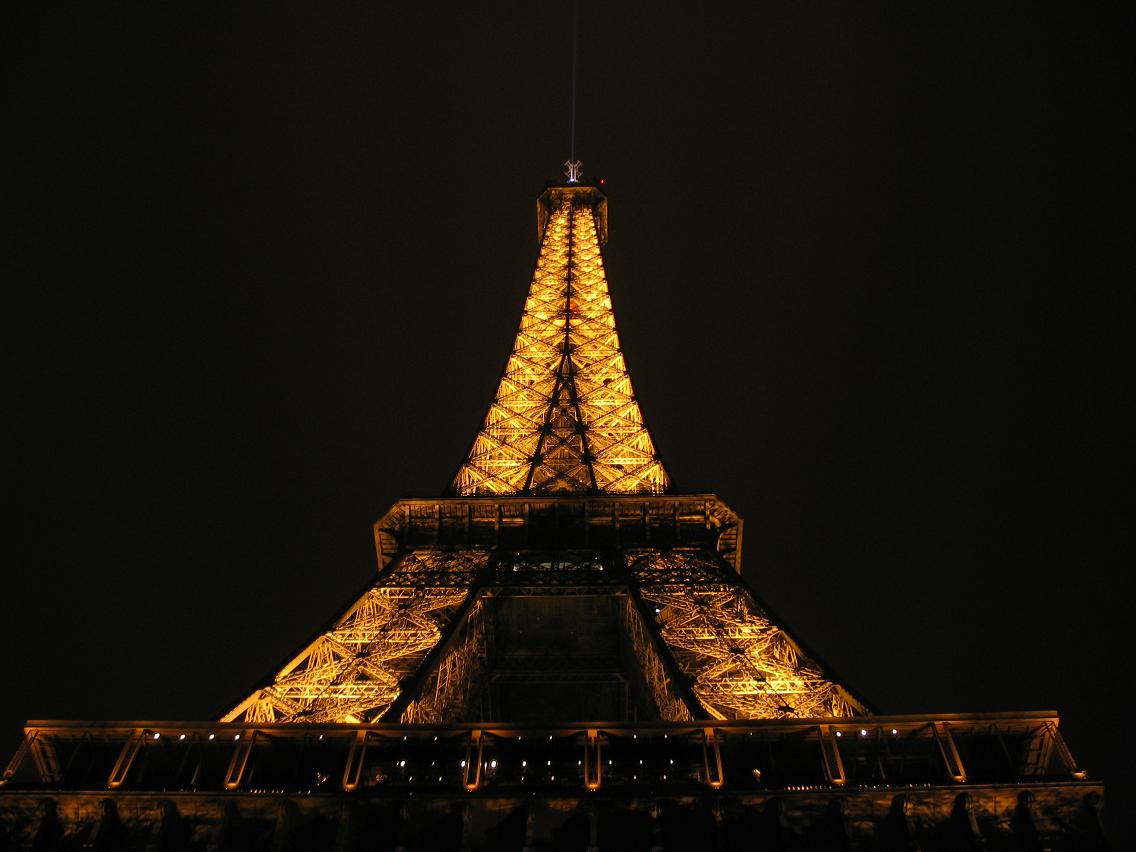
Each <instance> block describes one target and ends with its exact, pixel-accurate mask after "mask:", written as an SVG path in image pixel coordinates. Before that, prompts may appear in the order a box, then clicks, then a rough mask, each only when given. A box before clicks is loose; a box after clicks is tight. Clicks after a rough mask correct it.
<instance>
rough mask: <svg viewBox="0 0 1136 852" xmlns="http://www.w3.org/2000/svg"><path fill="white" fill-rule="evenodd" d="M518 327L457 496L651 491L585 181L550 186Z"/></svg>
mask: <svg viewBox="0 0 1136 852" xmlns="http://www.w3.org/2000/svg"><path fill="white" fill-rule="evenodd" d="M542 201H544V202H545V203H546V204H547V205H548V207H549V210H548V215H547V217H546V219H545V222H544V228H543V234H542V237H541V245H540V254H539V257H538V259H537V263H536V271H535V272H534V273H533V278H532V284H531V286H530V288H529V294H528V298H527V300H526V301H525V308H524V313H523V314H522V316H521V326H520V329H519V331H518V332H517V338H516V342H515V343H514V345H513V351H512V353H511V354H510V356H509V360H508V363H507V365H506V367H505V375H504V376H503V377H502V379H501V384H500V386H499V387H498V389H497V394H496V396H495V397H494V399H493V402H492V404H491V405H490V407H489V413H488V414H487V415H486V418H485V424H484V426H483V427H482V429H481V431H480V432H479V433H478V435H477V438H476V439H475V440H474V443H473V447H472V449H471V450H470V453H469V458H468V459H467V461H466V463H465V464H463V465H462V467H461V469H460V470H459V471H458V474H457V476H456V477H455V478H454V481H453V484H452V486H451V489H452V491H453V493H455V494H459V495H481V494H484V495H492V494H522V493H524V494H552V493H558V492H575V493H587V492H606V493H636V492H644V493H659V492H661V491H664V490H665V489H666V488H667V486H668V484H669V483H668V479H667V473H666V471H665V470H664V469H663V465H662V463H661V462H660V461H659V459H658V458H657V457H656V454H655V447H654V445H653V444H652V442H651V436H650V435H649V434H648V432H647V428H646V426H645V425H644V423H643V415H642V413H641V412H640V410H639V403H638V402H637V401H636V399H635V395H634V393H633V392H632V388H631V378H630V377H629V376H628V373H627V366H626V364H625V363H624V360H623V353H622V351H621V350H620V346H619V337H618V335H617V334H616V330H615V315H614V313H613V312H612V307H611V298H610V296H609V294H608V288H607V278H606V276H605V274H604V266H603V257H602V255H601V252H600V241H601V231H600V229H599V228H597V209H599V206H600V205H601V204H606V201H604V200H603V197H602V195H601V194H600V193H599V191H598V190H596V189H594V188H591V187H557V188H555V189H552V190H549V191H548V192H547V193H546V194H545V196H543V197H542Z"/></svg>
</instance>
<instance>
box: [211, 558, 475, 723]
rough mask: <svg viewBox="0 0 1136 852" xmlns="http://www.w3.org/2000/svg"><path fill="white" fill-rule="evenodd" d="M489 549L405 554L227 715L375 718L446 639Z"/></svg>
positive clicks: (228, 719)
mask: <svg viewBox="0 0 1136 852" xmlns="http://www.w3.org/2000/svg"><path fill="white" fill-rule="evenodd" d="M488 558H489V557H488V553H487V552H485V551H476V550H461V551H430V550H423V551H414V552H411V553H408V554H406V555H405V556H404V557H403V558H402V559H401V560H399V561H398V562H397V563H396V564H395V565H394V567H393V568H392V569H391V570H390V571H388V572H387V573H386V575H385V576H384V577H382V578H381V579H380V580H379V582H378V583H376V584H375V586H373V587H372V588H371V589H368V590H367V592H366V593H365V594H364V595H363V596H362V597H361V598H359V600H357V601H356V602H355V603H354V604H353V605H352V606H351V607H350V608H349V609H348V610H347V612H345V613H344V614H343V615H342V616H341V617H340V618H339V619H338V620H337V621H336V622H335V625H334V626H333V627H332V628H331V629H330V630H328V631H326V632H324V633H323V634H321V635H320V636H319V637H318V638H316V639H315V640H314V641H313V642H312V643H311V644H310V645H308V647H307V648H305V649H304V650H303V651H301V652H300V654H299V655H297V656H296V657H295V659H293V660H292V661H291V662H290V663H288V664H287V665H286V666H284V667H283V668H282V669H281V670H280V671H279V673H278V674H277V675H276V677H275V679H274V680H273V682H272V683H271V684H269V685H267V686H265V687H263V688H261V689H258V690H257V691H256V692H254V693H253V694H252V695H250V696H249V697H248V698H247V699H245V700H244V701H243V702H241V703H240V704H239V705H237V706H236V707H235V708H233V709H232V710H231V711H230V712H229V713H227V714H226V715H225V716H223V717H222V721H224V722H231V721H235V720H244V721H249V722H373V721H376V720H378V718H379V717H380V716H382V714H383V712H384V711H385V710H386V709H387V708H388V707H390V705H391V703H392V702H394V700H395V699H396V698H398V696H399V694H400V688H399V682H400V680H401V679H402V678H404V677H406V676H407V675H408V674H411V673H412V672H414V671H415V670H417V668H418V667H419V665H420V664H421V663H422V660H423V659H424V657H425V656H426V654H427V652H429V651H430V650H431V649H432V648H433V647H434V646H435V645H437V644H438V641H439V640H440V639H441V637H442V632H443V631H444V630H445V628H446V627H447V625H449V623H450V622H451V621H452V620H453V618H454V615H455V614H456V613H457V611H458V609H459V608H460V607H461V605H462V604H463V603H464V602H465V600H466V598H467V597H468V596H469V594H470V589H471V588H472V586H473V581H474V578H475V577H476V575H477V572H478V571H479V570H480V569H481V568H482V567H483V566H484V565H485V564H486V562H487V560H488Z"/></svg>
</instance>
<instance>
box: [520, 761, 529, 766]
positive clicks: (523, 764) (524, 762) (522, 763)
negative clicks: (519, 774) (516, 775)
mask: <svg viewBox="0 0 1136 852" xmlns="http://www.w3.org/2000/svg"><path fill="white" fill-rule="evenodd" d="M528 765H529V762H528V761H527V760H522V761H521V766H528Z"/></svg>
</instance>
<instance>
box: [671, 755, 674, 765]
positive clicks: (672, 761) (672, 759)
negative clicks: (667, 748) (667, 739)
mask: <svg viewBox="0 0 1136 852" xmlns="http://www.w3.org/2000/svg"><path fill="white" fill-rule="evenodd" d="M674 763H675V761H674V758H673V757H672V758H671V766H674Z"/></svg>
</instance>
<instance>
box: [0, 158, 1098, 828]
mask: <svg viewBox="0 0 1136 852" xmlns="http://www.w3.org/2000/svg"><path fill="white" fill-rule="evenodd" d="M572 166H576V164H572ZM607 209H608V203H607V198H606V196H605V194H604V192H603V191H602V189H601V188H600V187H599V186H598V185H593V184H588V183H585V182H581V181H580V179H579V174H578V171H576V168H573V169H571V170H570V172H569V179H568V180H567V181H566V182H562V183H556V184H552V185H549V186H547V187H546V189H545V190H544V191H543V192H542V193H541V194H540V196H539V197H538V199H537V205H536V210H537V230H538V235H539V240H540V249H539V254H538V257H537V261H536V265H535V269H534V271H533V274H532V279H531V281H530V283H529V289H528V296H527V299H526V301H525V305H524V309H523V312H522V315H521V320H520V326H519V328H518V330H517V334H516V338H515V340H514V342H513V346H512V349H511V350H510V352H509V356H508V359H507V361H506V364H505V369H504V373H503V375H502V377H501V380H500V382H499V384H498V386H497V390H496V392H495V394H494V395H493V398H492V401H491V402H490V405H489V410H488V412H487V413H486V415H485V419H484V421H483V424H482V426H481V428H480V430H479V431H478V432H477V434H476V436H475V437H474V439H473V442H472V445H471V446H470V449H469V451H468V453H467V454H466V457H465V458H464V460H463V461H462V463H461V464H460V465H459V466H458V469H457V471H456V473H455V475H454V477H453V480H452V481H451V483H450V484H449V486H448V488H447V490H446V492H445V496H442V497H439V498H434V499H405V500H400V501H399V502H398V503H396V504H395V505H394V506H393V507H391V509H390V510H389V511H387V512H386V514H384V515H383V516H382V517H381V518H380V519H379V520H378V521H377V522H376V523H375V525H374V535H375V545H376V550H377V556H378V576H377V577H376V580H375V582H374V584H373V585H372V586H371V587H370V588H369V589H367V591H366V592H365V593H364V594H363V595H362V596H361V597H360V598H359V599H358V600H355V601H354V602H352V603H351V604H350V605H349V606H348V607H347V608H346V609H345V610H344V611H343V612H342V613H341V614H339V615H338V616H337V617H336V618H335V619H334V620H333V621H332V622H331V623H330V624H329V625H328V627H327V628H326V629H325V630H323V631H321V632H320V633H319V635H317V636H316V637H315V638H314V639H312V640H311V641H310V642H309V643H308V644H307V645H305V646H304V647H303V648H301V649H300V650H299V651H298V653H297V654H295V656H293V657H292V658H291V659H289V660H288V661H287V662H286V663H285V664H284V665H282V666H281V667H280V668H279V669H278V670H277V671H276V672H274V673H273V674H272V675H271V676H270V677H267V678H266V679H265V681H264V682H263V683H260V684H257V685H256V686H255V689H253V691H252V692H251V693H250V694H249V695H248V696H247V697H245V698H244V699H243V700H241V701H239V702H238V703H236V704H235V705H234V706H232V707H230V708H228V709H227V710H226V711H225V712H224V713H223V714H221V716H220V719H219V720H218V721H208V722H152V721H145V722H121V723H94V722H35V721H32V722H29V723H28V725H27V727H26V728H25V740H24V743H23V745H22V746H21V747H20V749H19V750H18V751H17V753H16V755H15V756H14V757H13V759H12V761H11V763H10V764H9V766H8V769H7V770H6V772H5V775H4V779H3V783H4V786H3V787H2V788H0V817H2V819H0V839H7V840H8V841H9V842H11V843H12V844H13V845H16V846H19V845H20V844H25V845H31V844H38V846H37V848H65V845H66V843H73V844H74V843H83V842H86V843H89V844H92V845H97V844H98V843H99V842H101V843H102V844H103V847H102V848H130V847H131V844H133V845H134V846H137V847H139V848H141V847H142V846H146V847H147V848H160V849H190V848H201V849H242V848H272V849H329V848H334V849H341V850H347V849H364V848H366V849H391V850H396V849H402V850H411V849H453V850H458V849H469V850H473V849H517V850H521V849H524V850H537V849H580V850H583V849H590V850H596V849H632V848H641V849H653V850H663V849H668V850H669V849H723V850H725V849H743V848H744V849H750V848H769V849H784V848H818V849H850V848H852V844H859V845H861V846H864V847H865V848H868V847H870V848H881V849H897V850H898V849H911V848H915V846H916V844H924V845H927V846H928V847H929V848H930V847H932V846H933V847H935V848H950V849H975V848H980V846H981V844H983V843H985V842H991V843H1001V842H1022V843H1026V844H1027V847H1026V848H1029V847H1028V844H1030V843H1036V844H1039V845H1038V848H1041V845H1040V844H1047V845H1048V846H1049V848H1087V847H1090V846H1092V845H1093V844H1097V845H1098V846H1099V845H1100V844H1102V843H1103V839H1102V837H1101V833H1100V826H1099V805H1100V796H1101V794H1102V789H1101V786H1100V784H1099V783H1097V782H1095V781H1091V780H1089V779H1087V778H1085V776H1084V773H1083V772H1081V771H1079V770H1078V768H1077V765H1076V763H1075V762H1074V760H1073V758H1072V756H1071V755H1070V753H1069V751H1068V749H1067V748H1066V746H1065V744H1064V741H1063V740H1062V738H1061V736H1060V734H1059V733H1058V729H1057V726H1058V719H1057V716H1056V714H1054V713H1052V712H1030V713H985V714H951V715H938V716H884V715H880V714H878V713H876V712H875V711H874V709H873V708H871V707H870V706H869V704H868V703H867V702H866V701H865V700H864V699H863V698H862V697H860V696H858V695H857V694H856V693H855V692H854V691H853V690H851V689H850V688H849V687H848V686H847V685H846V684H844V683H842V682H841V681H840V680H839V679H838V678H837V677H836V676H835V675H834V674H833V673H832V672H831V671H830V670H829V669H827V668H826V667H825V666H824V665H823V664H822V663H821V662H820V660H819V658H818V657H817V655H816V654H814V653H812V652H810V651H809V650H807V649H806V648H805V647H804V646H803V645H802V644H801V643H800V642H799V641H798V639H797V638H796V637H793V636H791V635H790V634H789V633H788V632H787V631H786V630H785V629H784V627H783V626H782V625H780V624H778V623H777V622H776V621H775V620H774V619H773V618H772V617H771V616H770V615H769V613H768V611H767V609H766V607H764V606H763V605H762V603H761V601H760V599H759V598H758V597H757V595H756V594H755V593H754V591H753V590H752V589H751V588H750V587H749V586H748V585H747V583H746V582H745V581H744V580H743V578H742V576H741V573H740V571H741V558H742V530H743V525H742V519H741V518H740V517H739V516H738V515H737V513H736V512H734V511H733V510H732V509H731V508H730V507H729V506H728V505H727V504H726V503H725V502H724V501H723V500H722V499H721V498H719V497H718V496H716V495H714V494H689V493H681V492H678V491H675V490H673V489H672V486H671V482H670V477H669V476H668V474H667V471H666V468H665V466H664V464H663V462H662V460H661V458H660V456H659V454H658V452H657V451H656V448H655V444H654V442H653V440H652V438H651V435H650V433H649V431H648V429H647V425H646V421H645V419H644V416H643V412H642V409H641V407H640V401H639V399H638V398H637V397H636V395H635V393H634V389H633V385H632V381H631V378H630V375H629V373H628V370H627V366H626V363H625V361H624V355H623V351H622V348H621V346H620V341H619V336H618V333H617V331H616V324H615V316H614V313H613V311H612V304H611V299H610V295H609V291H608V281H607V276H606V274H605V270H604V259H603V251H604V246H605V245H606V243H607V239H608V216H607ZM93 792H97V793H98V795H97V796H94V797H93V798H92V795H91V794H92V793H93ZM96 802H97V806H96V804H95V803H96ZM92 838H93V839H92ZM100 838H101V840H100ZM53 843H54V844H55V846H54V847H53V846H52V844H53ZM116 844H117V845H116ZM147 844H148V845H147ZM754 844H760V845H759V846H755V845H754Z"/></svg>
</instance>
